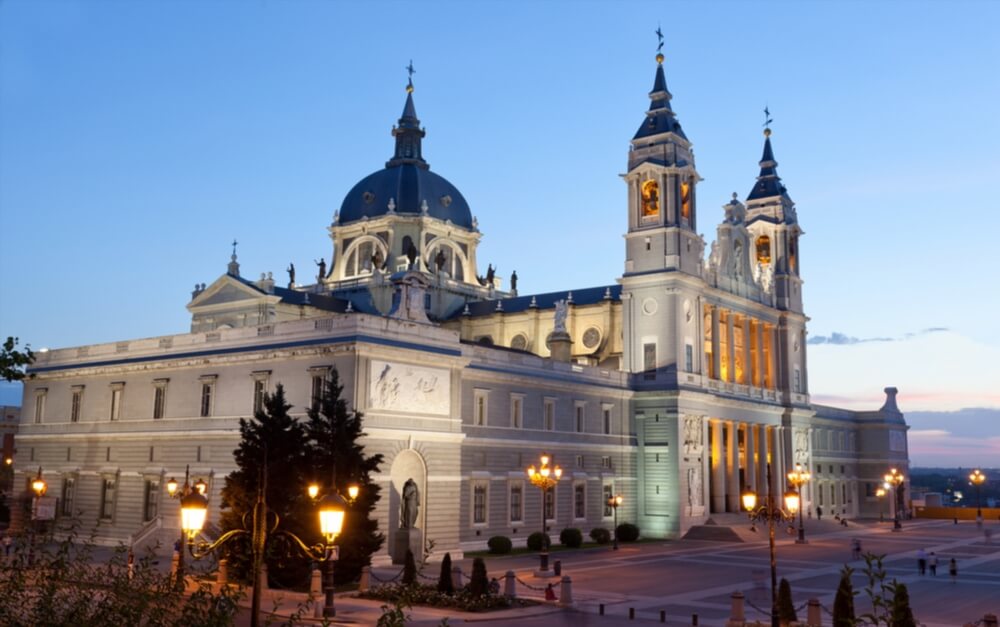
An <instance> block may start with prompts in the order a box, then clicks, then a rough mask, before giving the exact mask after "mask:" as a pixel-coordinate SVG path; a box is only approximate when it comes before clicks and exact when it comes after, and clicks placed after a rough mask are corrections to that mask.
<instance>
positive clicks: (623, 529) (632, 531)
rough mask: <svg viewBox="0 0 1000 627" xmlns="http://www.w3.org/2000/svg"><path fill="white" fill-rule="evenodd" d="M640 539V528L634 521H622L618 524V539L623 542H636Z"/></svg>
mask: <svg viewBox="0 0 1000 627" xmlns="http://www.w3.org/2000/svg"><path fill="white" fill-rule="evenodd" d="M638 539H639V528H638V527H636V526H635V525H633V524H632V523H622V524H620V525H618V540H619V541H621V542H635V541H636V540H638Z"/></svg>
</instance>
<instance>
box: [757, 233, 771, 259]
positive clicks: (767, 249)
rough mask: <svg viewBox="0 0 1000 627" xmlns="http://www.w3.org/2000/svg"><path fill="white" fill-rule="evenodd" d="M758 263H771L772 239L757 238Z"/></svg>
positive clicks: (765, 237) (766, 237)
mask: <svg viewBox="0 0 1000 627" xmlns="http://www.w3.org/2000/svg"><path fill="white" fill-rule="evenodd" d="M757 261H759V262H760V263H771V238H770V237H768V236H767V235H761V236H760V237H758V238H757Z"/></svg>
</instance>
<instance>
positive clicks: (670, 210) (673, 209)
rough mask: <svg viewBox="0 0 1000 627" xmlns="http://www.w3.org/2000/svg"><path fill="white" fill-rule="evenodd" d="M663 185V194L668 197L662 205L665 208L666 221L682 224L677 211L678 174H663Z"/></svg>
mask: <svg viewBox="0 0 1000 627" xmlns="http://www.w3.org/2000/svg"><path fill="white" fill-rule="evenodd" d="M660 184H661V186H662V189H663V196H664V197H665V199H666V202H664V203H663V204H662V205H660V206H661V207H663V208H664V210H665V211H664V213H665V214H666V215H665V216H664V222H666V223H667V224H680V222H681V218H680V215H679V214H678V211H677V175H676V174H665V175H663V178H662V181H661V183H660Z"/></svg>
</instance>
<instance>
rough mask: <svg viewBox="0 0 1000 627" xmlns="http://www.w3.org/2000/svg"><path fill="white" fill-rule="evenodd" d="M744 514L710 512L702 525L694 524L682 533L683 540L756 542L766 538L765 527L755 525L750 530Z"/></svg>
mask: <svg viewBox="0 0 1000 627" xmlns="http://www.w3.org/2000/svg"><path fill="white" fill-rule="evenodd" d="M750 527H751V524H750V519H748V518H747V516H746V514H712V515H711V516H710V517H709V518H708V520H706V521H705V524H703V525H694V526H692V527H691V528H690V529H688V531H687V533H685V534H684V536H683V539H684V540H708V541H712V542H756V541H758V540H765V539H767V527H766V526H761V525H757V531H752V530H751V528H750Z"/></svg>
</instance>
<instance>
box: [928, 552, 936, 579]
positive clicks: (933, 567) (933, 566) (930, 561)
mask: <svg viewBox="0 0 1000 627" xmlns="http://www.w3.org/2000/svg"><path fill="white" fill-rule="evenodd" d="M927 565H928V566H930V567H931V575H933V576H934V577H937V554H936V553H934V551H931V556H930V558H929V559H928V560H927Z"/></svg>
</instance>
